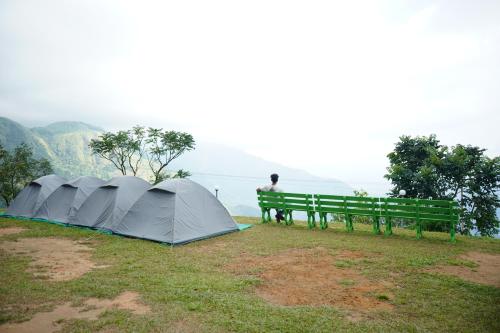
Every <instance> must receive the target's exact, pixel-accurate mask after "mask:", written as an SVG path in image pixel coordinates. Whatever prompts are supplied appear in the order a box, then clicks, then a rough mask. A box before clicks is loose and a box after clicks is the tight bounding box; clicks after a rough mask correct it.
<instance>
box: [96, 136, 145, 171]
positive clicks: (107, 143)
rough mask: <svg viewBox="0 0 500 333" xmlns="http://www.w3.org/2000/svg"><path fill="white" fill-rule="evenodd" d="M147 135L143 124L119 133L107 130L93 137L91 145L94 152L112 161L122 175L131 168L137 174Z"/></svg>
mask: <svg viewBox="0 0 500 333" xmlns="http://www.w3.org/2000/svg"><path fill="white" fill-rule="evenodd" d="M145 135H146V131H145V129H144V127H141V126H135V127H134V128H133V129H132V130H128V131H118V132H117V133H112V132H106V133H103V134H102V135H100V136H99V138H97V139H92V140H91V141H90V144H89V147H90V149H91V150H92V153H94V154H96V155H99V156H101V157H102V158H104V159H106V160H108V161H110V162H111V163H112V164H113V165H114V166H115V167H116V168H117V169H118V170H120V172H121V173H122V175H126V174H127V170H128V169H130V171H131V172H132V174H133V175H134V176H135V175H137V172H138V171H139V168H140V165H141V160H142V158H143V156H144V154H145V142H146V141H145Z"/></svg>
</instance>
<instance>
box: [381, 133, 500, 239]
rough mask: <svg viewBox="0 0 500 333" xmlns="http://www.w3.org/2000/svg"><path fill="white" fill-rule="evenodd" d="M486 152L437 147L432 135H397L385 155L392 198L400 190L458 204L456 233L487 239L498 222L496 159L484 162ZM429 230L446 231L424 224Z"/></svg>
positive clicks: (499, 180)
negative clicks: (457, 230) (455, 201)
mask: <svg viewBox="0 0 500 333" xmlns="http://www.w3.org/2000/svg"><path fill="white" fill-rule="evenodd" d="M484 152H485V149H481V148H479V147H474V146H470V145H469V146H464V145H460V144H459V145H456V146H454V147H451V148H449V147H447V146H443V145H440V144H439V141H438V140H437V139H436V136H435V135H431V136H429V137H425V136H423V137H415V138H412V137H410V136H402V137H401V138H400V142H398V143H397V144H396V147H395V149H394V151H393V152H391V153H390V154H389V155H388V158H389V162H390V166H389V167H388V168H387V170H388V173H387V174H386V175H385V177H386V178H387V179H389V180H390V181H391V182H392V184H393V188H392V189H391V192H390V195H392V196H397V194H398V192H399V190H401V189H404V190H405V191H406V193H407V195H408V196H409V197H415V198H429V197H431V198H434V199H445V200H452V199H453V200H457V201H458V202H459V203H460V209H461V216H460V224H459V231H460V232H461V233H463V234H470V233H471V231H472V230H473V229H474V227H475V228H477V230H478V231H479V232H480V233H481V235H488V236H491V235H493V234H494V233H495V232H496V228H498V226H499V221H498V218H497V216H496V209H497V208H498V207H500V202H499V200H498V196H497V192H498V191H499V189H500V158H499V157H495V158H489V157H487V156H486V155H485V154H484ZM427 227H428V228H430V229H431V230H445V229H446V226H443V225H442V224H439V223H427Z"/></svg>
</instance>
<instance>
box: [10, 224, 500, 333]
mask: <svg viewBox="0 0 500 333" xmlns="http://www.w3.org/2000/svg"><path fill="white" fill-rule="evenodd" d="M236 219H237V221H238V222H239V223H251V224H254V226H253V227H252V228H250V229H248V230H245V231H243V232H237V233H233V234H228V235H225V236H222V237H218V238H213V239H209V240H204V241H199V242H195V243H191V244H188V245H185V246H179V247H174V248H172V247H170V246H165V245H161V244H158V243H154V242H149V241H143V240H137V239H130V238H123V237H119V236H113V235H105V234H100V233H97V232H95V231H91V230H86V229H78V228H68V227H62V226H58V225H53V224H48V223H43V222H33V221H18V220H13V219H8V218H0V228H4V227H23V228H26V229H27V230H25V231H23V232H22V233H18V234H10V235H4V236H1V237H0V245H1V243H2V242H6V241H14V240H16V239H19V238H29V237H60V238H67V239H75V240H81V241H84V242H86V243H88V244H89V246H91V247H93V248H95V250H94V251H93V254H92V260H94V262H95V263H96V264H98V265H108V267H107V268H102V269H95V270H92V271H90V272H89V273H87V274H85V275H83V276H82V277H80V278H78V279H74V280H71V281H64V282H54V281H50V280H48V279H43V278H40V277H35V276H34V275H33V274H32V273H29V271H28V265H29V262H30V260H31V259H30V257H29V256H25V255H24V256H23V255H13V254H11V253H8V252H6V251H3V250H0V281H1V283H0V324H3V323H7V322H9V323H11V322H20V321H23V320H28V319H30V318H31V317H33V316H34V314H35V313H37V312H40V311H48V310H50V309H52V308H53V307H54V306H55V305H56V304H61V303H64V302H68V301H69V302H74V303H75V304H79V303H81V302H82V301H83V300H84V299H86V298H89V297H97V298H113V297H115V296H117V295H118V294H120V293H121V292H123V291H136V292H138V293H139V294H140V295H141V300H142V302H144V303H145V304H147V305H149V306H150V308H151V312H150V313H149V314H147V315H131V314H130V313H129V312H127V311H125V310H119V309H113V310H110V311H106V312H105V313H104V314H102V315H101V316H100V317H99V318H98V320H93V321H91V320H68V321H65V322H64V326H63V330H62V331H63V332H99V331H103V332H104V331H105V332H114V331H116V332H149V331H153V332H154V331H158V332H164V331H167V332H168V331H179V332H183V331H186V332H190V331H191V332H332V331H345V332H500V321H499V320H498V314H500V289H499V288H495V287H493V286H488V285H481V284H476V283H473V282H467V281H465V280H462V279H460V278H458V277H453V276H448V275H442V274H438V273H432V272H429V270H428V269H429V268H432V267H436V266H439V265H455V266H457V265H458V266H467V267H470V268H472V269H474V267H475V264H474V263H472V262H469V261H467V260H461V259H457V257H458V256H459V255H460V254H463V253H467V252H470V251H476V252H486V253H493V254H500V241H498V240H492V239H478V238H474V239H473V238H469V237H460V236H459V237H458V241H457V243H456V244H450V243H449V242H448V241H447V240H448V237H449V235H447V234H440V233H430V232H427V233H424V239H422V240H416V239H415V238H414V236H415V235H414V232H413V231H408V230H401V229H395V233H396V234H395V235H393V236H391V237H384V236H382V235H379V236H376V235H373V234H372V233H371V226H365V225H355V230H356V231H355V232H354V233H347V232H345V231H344V228H343V226H342V225H340V224H336V225H333V226H332V227H331V228H329V229H327V230H308V229H307V228H306V227H305V226H304V225H302V224H298V225H294V226H290V227H287V226H283V225H276V224H275V223H273V224H268V225H262V224H259V221H258V220H257V219H253V218H236ZM315 248H321V249H323V251H326V253H331V254H332V255H333V254H335V253H339V251H356V252H357V253H362V254H363V257H362V259H360V260H349V259H344V260H338V261H336V262H335V264H336V266H337V268H338V269H350V270H355V271H356V272H358V273H359V274H360V276H362V277H363V278H364V279H367V280H369V281H374V282H380V281H387V282H390V283H389V284H388V285H389V286H390V287H388V289H387V292H385V293H384V294H377V295H372V296H373V297H377V298H378V300H379V301H381V302H386V303H387V304H388V306H390V308H389V307H388V308H386V309H385V310H377V311H373V312H370V313H369V315H366V314H365V316H364V317H361V318H360V319H358V320H352V319H350V313H351V312H356V309H349V308H345V307H342V306H340V305H339V306H335V305H328V306H326V305H324V306H308V305H298V306H283V305H279V304H273V303H271V302H268V301H266V300H264V299H263V298H261V297H260V296H259V295H258V293H256V290H257V289H258V288H259V286H262V285H263V284H264V283H266V282H265V281H264V280H263V279H262V278H261V276H262V275H259V274H260V273H262V272H261V271H259V270H256V271H255V272H253V273H252V272H244V273H241V274H238V273H235V272H234V270H231V269H228V267H230V266H231V265H233V264H234V263H237V262H239V261H240V260H242V259H244V258H245V257H252V258H262V260H263V261H264V260H266V258H272V257H273V256H277V255H279V254H283V253H285V254H286V253H287V251H289V250H290V249H297V250H301V249H304V250H305V251H306V250H307V249H315ZM257 261H258V260H257ZM326 278H327V277H326ZM289 283H293V277H292V279H291V281H290V282H289ZM355 283H356V281H346V282H345V283H344V287H345V288H350V287H352V286H351V285H352V284H355Z"/></svg>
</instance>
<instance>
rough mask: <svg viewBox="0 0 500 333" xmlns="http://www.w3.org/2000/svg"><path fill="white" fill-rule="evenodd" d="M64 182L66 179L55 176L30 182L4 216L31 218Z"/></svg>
mask: <svg viewBox="0 0 500 333" xmlns="http://www.w3.org/2000/svg"><path fill="white" fill-rule="evenodd" d="M65 182H66V179H64V178H62V177H60V176H57V175H47V176H43V177H40V178H38V179H36V180H34V181H32V182H31V183H30V184H29V185H28V186H26V187H25V188H24V189H23V190H22V191H21V192H20V193H19V194H18V195H17V196H16V198H15V199H14V201H12V203H11V205H10V206H9V208H7V212H6V214H7V215H11V216H21V217H33V215H34V214H35V213H36V212H37V211H38V209H39V208H40V206H41V205H42V204H43V202H44V201H45V200H46V199H47V198H48V197H49V196H50V195H51V194H52V192H54V191H55V190H56V189H57V188H58V187H59V186H61V185H62V184H64V183H65Z"/></svg>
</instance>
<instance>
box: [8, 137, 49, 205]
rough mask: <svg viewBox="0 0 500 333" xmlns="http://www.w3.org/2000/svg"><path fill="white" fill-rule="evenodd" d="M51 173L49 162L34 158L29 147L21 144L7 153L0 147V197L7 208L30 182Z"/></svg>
mask: <svg viewBox="0 0 500 333" xmlns="http://www.w3.org/2000/svg"><path fill="white" fill-rule="evenodd" d="M52 172H53V170H52V166H51V164H50V162H49V161H48V160H47V159H45V158H40V159H36V158H34V157H33V150H32V148H31V147H30V146H28V145H26V144H21V145H19V146H18V147H16V148H15V149H14V151H12V152H9V151H7V150H6V149H4V147H3V146H2V145H0V195H1V197H2V199H3V201H5V204H6V205H7V206H8V205H10V203H11V201H12V200H13V199H14V198H15V197H16V196H17V194H18V193H19V191H21V190H22V189H23V188H24V187H25V186H26V185H28V183H29V182H30V181H32V180H34V179H36V178H39V177H41V176H45V175H47V174H50V173H52Z"/></svg>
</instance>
